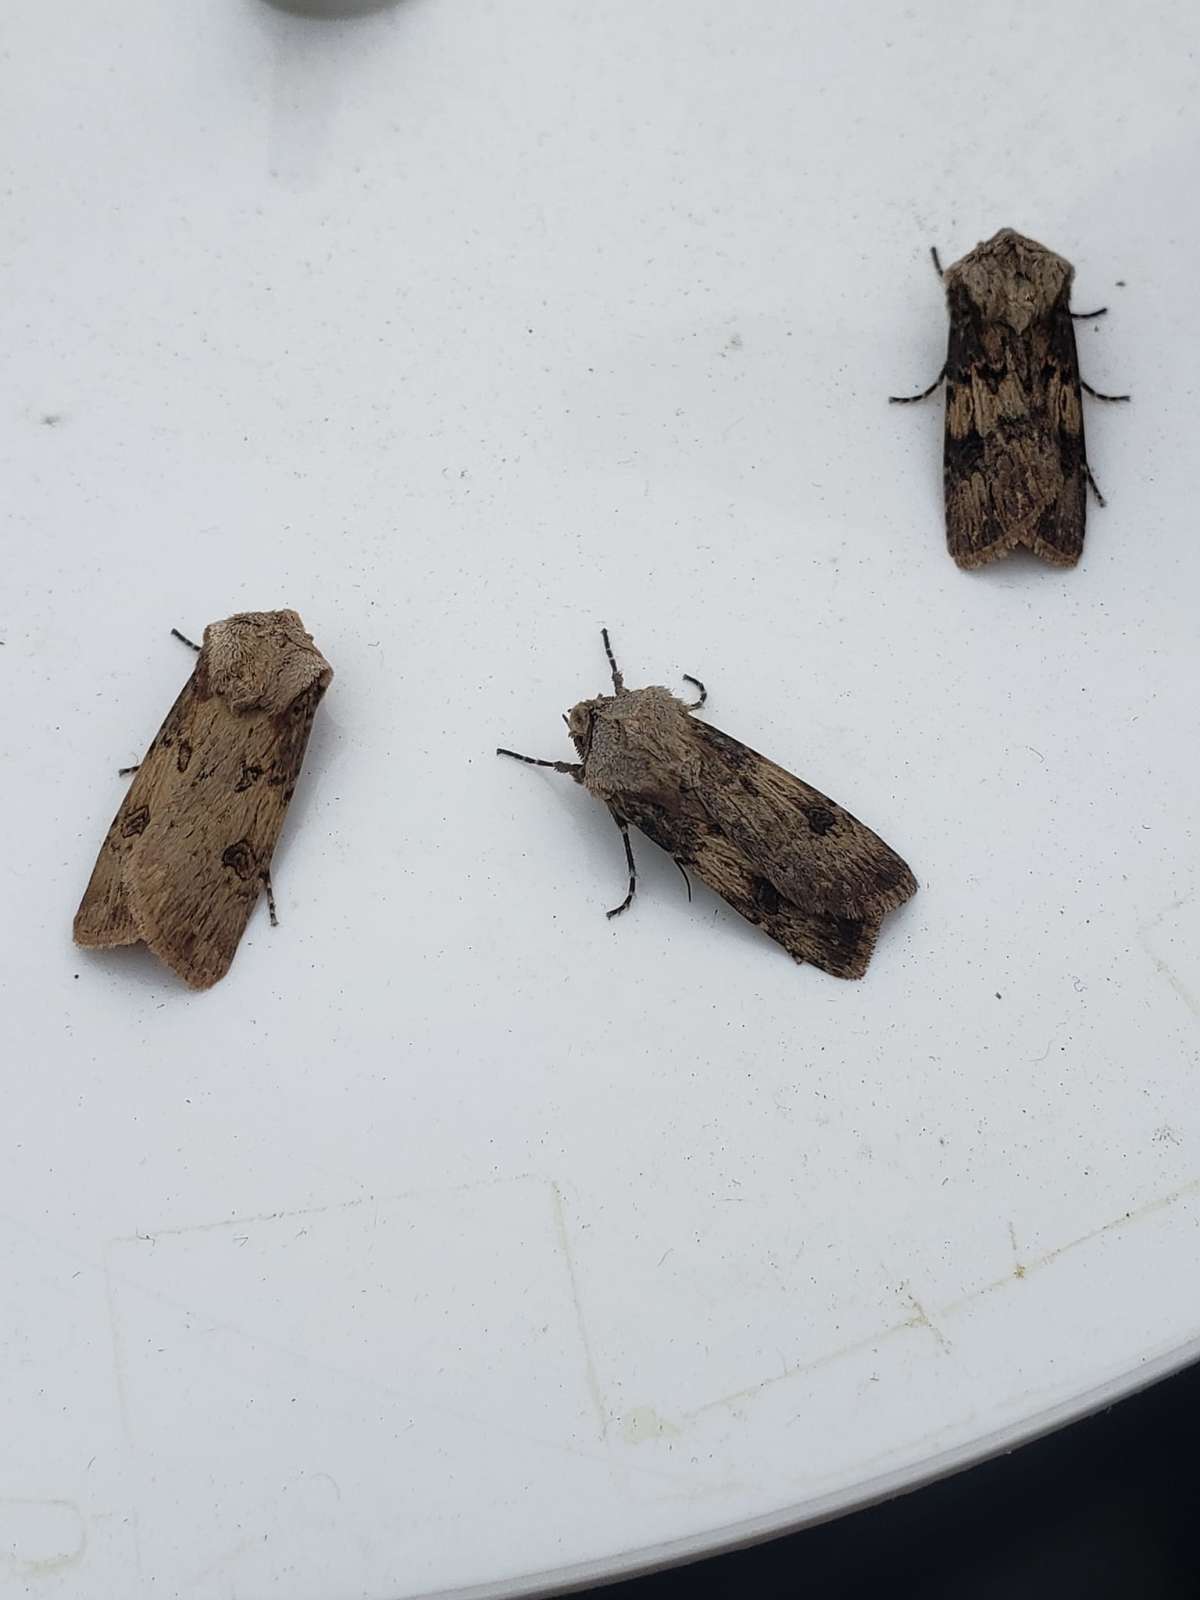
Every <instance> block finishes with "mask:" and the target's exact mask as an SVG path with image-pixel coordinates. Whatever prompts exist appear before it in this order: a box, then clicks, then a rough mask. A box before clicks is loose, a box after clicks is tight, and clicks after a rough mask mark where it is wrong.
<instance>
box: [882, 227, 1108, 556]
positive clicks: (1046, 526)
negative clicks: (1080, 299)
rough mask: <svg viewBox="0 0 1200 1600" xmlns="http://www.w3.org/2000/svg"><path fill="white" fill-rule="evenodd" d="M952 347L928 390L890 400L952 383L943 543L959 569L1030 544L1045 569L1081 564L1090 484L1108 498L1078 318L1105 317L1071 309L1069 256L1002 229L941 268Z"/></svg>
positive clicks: (902, 398) (907, 399)
mask: <svg viewBox="0 0 1200 1600" xmlns="http://www.w3.org/2000/svg"><path fill="white" fill-rule="evenodd" d="M931 253H932V255H933V264H934V266H935V267H936V269H937V272H938V275H939V277H941V278H942V279H943V281H944V282H945V286H946V303H947V306H948V308H949V312H950V340H949V346H948V349H947V352H946V361H945V365H944V366H943V367H942V370H941V371H940V372H939V373H938V375H937V377H936V378H935V379H934V380H933V382H932V383H931V384H930V385H929V387H928V389H925V390H923V391H922V392H921V393H920V394H914V395H892V396H890V398H891V400H892V402H893V404H896V405H910V404H912V403H913V402H914V401H917V400H924V399H926V398H927V397H928V396H929V395H931V394H933V393H934V391H935V390H936V389H937V388H939V387H940V385H941V384H942V383H943V382H944V383H945V385H946V432H945V449H944V457H943V478H944V482H945V496H946V540H947V543H948V545H949V547H950V554H951V555H952V556H953V557H954V559H955V561H957V562H958V564H959V566H960V567H967V568H970V567H981V566H983V565H985V563H987V562H989V561H995V560H996V559H998V558H999V557H1001V556H1007V555H1009V554H1010V553H1011V552H1012V551H1013V550H1015V549H1017V548H1018V546H1021V545H1024V546H1025V547H1026V548H1027V549H1029V550H1031V551H1032V552H1033V553H1034V554H1035V555H1038V556H1041V558H1042V560H1043V561H1049V562H1050V563H1052V565H1054V566H1057V567H1073V566H1074V565H1075V563H1076V562H1077V561H1078V560H1079V557H1080V554H1081V553H1082V551H1083V533H1084V522H1085V519H1086V510H1087V487H1088V485H1089V484H1090V485H1091V487H1092V490H1093V492H1094V494H1095V496H1096V499H1097V500H1098V501H1099V502H1100V504H1101V505H1103V504H1104V497H1103V495H1101V493H1100V490H1099V489H1098V488H1097V486H1096V480H1095V479H1094V478H1093V477H1092V473H1091V469H1090V468H1089V466H1088V461H1087V451H1086V450H1085V448H1084V438H1083V396H1082V391H1083V390H1086V391H1087V393H1088V394H1090V395H1092V396H1093V397H1094V398H1095V399H1097V400H1128V399H1129V396H1128V395H1127V394H1098V393H1097V392H1096V390H1095V389H1093V388H1092V387H1091V386H1090V385H1089V384H1087V383H1085V382H1084V381H1083V379H1082V378H1081V377H1080V376H1079V356H1078V352H1077V351H1076V348H1075V328H1074V322H1076V321H1083V320H1086V319H1088V318H1091V317H1102V316H1103V315H1104V313H1105V311H1106V310H1107V307H1105V306H1101V307H1100V309H1099V310H1098V311H1079V312H1076V311H1072V310H1071V280H1072V279H1073V277H1074V276H1075V269H1074V267H1072V265H1071V263H1070V262H1069V261H1065V260H1064V259H1063V257H1062V256H1059V255H1055V253H1054V251H1053V250H1047V249H1046V247H1045V245H1042V244H1038V243H1037V242H1036V241H1035V240H1033V239H1026V238H1025V237H1024V235H1023V234H1019V233H1017V232H1015V231H1014V230H1013V229H1012V228H1002V229H1001V230H1000V232H999V233H997V234H996V235H994V237H992V238H991V239H988V240H986V241H985V242H984V243H983V244H979V245H976V247H975V249H974V250H972V251H971V252H970V254H969V255H965V256H964V257H963V258H962V260H961V261H956V262H955V263H954V265H953V266H952V267H948V268H947V269H946V271H945V272H944V273H943V272H942V266H941V262H940V261H939V260H938V254H937V251H936V250H934V251H932V252H931Z"/></svg>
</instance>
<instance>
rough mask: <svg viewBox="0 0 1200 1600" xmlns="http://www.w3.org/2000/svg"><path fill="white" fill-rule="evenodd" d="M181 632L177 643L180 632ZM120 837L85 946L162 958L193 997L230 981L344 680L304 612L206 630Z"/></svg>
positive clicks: (92, 894)
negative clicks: (313, 745)
mask: <svg viewBox="0 0 1200 1600" xmlns="http://www.w3.org/2000/svg"><path fill="white" fill-rule="evenodd" d="M172 632H175V630H174V629H173V630H172ZM177 637H178V638H180V639H183V642H184V643H185V644H188V645H191V648H192V649H193V650H195V651H197V661H196V666H195V670H194V671H193V672H192V675H191V677H190V678H189V679H188V681H187V682H186V683H185V684H184V686H183V689H182V690H181V691H180V694H179V698H178V699H177V700H176V702H175V704H174V705H173V706H172V707H171V709H170V711H169V712H168V713H167V719H166V721H165V722H164V723H163V725H162V727H161V728H160V729H159V730H158V732H157V733H156V734H155V736H154V739H153V741H152V742H151V745H150V748H149V749H148V750H147V751H146V754H145V756H144V757H143V758H142V762H141V765H140V766H138V767H127V768H124V769H123V772H132V773H133V774H134V778H133V782H132V783H131V784H130V786H129V792H128V794H127V795H126V796H125V799H124V801H123V802H122V804H121V808H120V810H119V811H118V812H117V814H116V816H115V817H114V819H113V824H112V827H111V828H109V830H108V835H107V837H106V838H105V841H104V843H103V845H102V846H101V847H100V855H99V857H98V859H97V861H96V866H95V869H94V870H93V872H92V876H91V881H90V882H89V884H88V886H87V889H86V890H85V891H84V896H83V900H82V901H81V902H80V906H79V910H78V911H77V912H76V913H75V942H76V944H80V945H88V946H92V947H96V948H101V949H107V948H109V947H111V946H113V945H123V944H136V943H138V941H139V940H140V941H142V942H144V943H145V944H147V945H149V947H150V949H151V950H153V951H154V953H155V955H156V956H158V957H159V958H160V959H161V960H163V961H165V962H166V964H167V966H169V967H170V968H171V970H172V971H173V972H176V973H177V974H178V975H179V976H180V977H181V978H182V979H183V980H184V982H185V983H187V984H190V985H191V987H192V988H193V989H207V988H209V987H211V985H212V984H214V983H216V982H217V980H218V979H219V978H223V977H224V976H225V974H226V972H228V970H229V966H230V963H231V962H232V961H233V957H234V954H235V953H236V951H237V947H238V943H239V941H240V939H241V937H242V933H243V930H244V929H245V926H246V923H247V922H248V921H249V919H250V913H251V911H253V909H254V904H255V901H256V900H257V899H258V896H259V893H260V891H261V890H262V889H263V888H264V887H265V888H266V891H267V897H268V899H267V903H268V907H269V909H270V912H271V920H272V922H274V920H275V905H274V896H273V895H272V893H271V880H270V867H271V855H272V852H273V851H274V849H275V841H276V840H277V839H278V837H279V830H280V828H281V827H282V826H283V819H284V817H285V815H286V814H287V808H288V802H289V801H290V800H291V798H292V792H293V790H294V789H295V787H296V780H297V778H298V777H299V776H300V766H301V763H302V762H303V760H304V750H305V747H306V745H307V744H308V735H309V732H310V730H311V728H312V723H313V717H314V716H315V714H316V710H317V706H318V705H319V704H320V703H321V697H322V696H323V695H324V693H325V691H326V689H327V688H328V687H329V684H330V680H331V679H332V677H333V670H332V668H331V667H330V665H329V663H328V662H327V661H326V659H325V657H324V656H323V655H322V654H321V652H320V651H319V650H318V649H317V647H316V645H315V644H314V643H313V641H312V637H311V635H310V634H308V633H307V632H306V631H305V628H304V624H303V622H301V620H300V618H299V616H298V615H297V614H296V612H294V611H247V612H242V613H241V614H239V615H238V616H233V617H227V618H226V619H225V621H224V622H212V623H210V624H209V625H208V627H207V628H205V630H204V643H203V644H202V645H194V644H191V641H190V640H189V639H184V637H183V635H182V634H177Z"/></svg>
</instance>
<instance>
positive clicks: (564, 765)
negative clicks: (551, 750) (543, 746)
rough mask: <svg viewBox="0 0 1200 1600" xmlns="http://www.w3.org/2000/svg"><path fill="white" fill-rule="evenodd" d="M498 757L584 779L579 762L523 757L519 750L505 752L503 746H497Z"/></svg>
mask: <svg viewBox="0 0 1200 1600" xmlns="http://www.w3.org/2000/svg"><path fill="white" fill-rule="evenodd" d="M496 754H497V755H498V756H511V757H512V759H513V760H514V761H523V762H524V763H525V765H526V766H527V767H551V768H552V769H553V770H554V771H555V772H565V773H566V774H567V776H568V777H569V778H582V776H583V768H582V767H581V766H580V765H579V763H578V761H543V760H541V758H540V757H539V756H523V755H521V753H520V751H518V750H505V749H504V748H503V746H502V745H497V746H496Z"/></svg>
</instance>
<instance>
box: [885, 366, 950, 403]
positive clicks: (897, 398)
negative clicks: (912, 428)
mask: <svg viewBox="0 0 1200 1600" xmlns="http://www.w3.org/2000/svg"><path fill="white" fill-rule="evenodd" d="M945 381H946V368H945V366H943V367H942V370H941V371H940V372H939V373H938V375H937V377H936V378H935V379H934V380H933V382H932V383H931V384H930V385H929V387H928V389H922V390H921V392H920V394H890V395H888V404H889V405H893V406H912V405H916V403H917V401H918V400H928V399H929V396H930V395H931V394H932V393H933V391H934V390H935V389H940V388H941V386H942V384H943V383H944V382H945Z"/></svg>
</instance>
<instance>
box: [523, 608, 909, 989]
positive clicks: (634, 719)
mask: <svg viewBox="0 0 1200 1600" xmlns="http://www.w3.org/2000/svg"><path fill="white" fill-rule="evenodd" d="M602 637H603V639H604V649H605V651H606V653H607V655H608V661H609V666H610V667H611V669H612V680H613V693H612V694H611V695H599V696H597V698H596V699H594V700H583V701H581V702H580V703H579V704H578V705H577V706H573V707H572V709H571V710H570V711H569V712H568V713H567V715H566V718H565V719H564V720H565V721H566V724H567V729H568V731H569V733H570V735H571V740H572V742H573V743H574V745H575V749H576V752H577V754H578V756H579V760H578V761H577V762H574V761H540V760H538V759H537V758H536V757H534V756H523V755H519V754H518V753H517V752H516V751H515V750H504V749H500V750H497V752H496V753H497V755H502V756H512V757H513V758H514V759H515V760H517V761H525V762H528V763H529V764H530V765H531V766H535V767H552V768H553V769H554V771H555V772H564V773H567V774H568V775H569V776H570V777H572V778H574V779H575V781H576V783H581V784H582V785H583V786H584V788H585V789H587V790H588V791H589V792H590V793H592V794H594V795H595V796H596V798H597V799H598V800H601V801H603V802H604V804H605V805H606V806H607V807H608V809H609V811H610V812H611V813H612V817H613V820H614V821H615V822H616V824H617V827H618V828H619V829H620V830H621V836H622V838H623V839H624V841H625V859H626V861H627V862H628V864H629V892H628V893H627V894H626V896H625V898H624V900H623V901H622V902H621V904H620V905H619V906H614V908H613V909H612V910H611V911H610V912H609V913H608V915H609V916H610V917H615V916H617V915H618V914H619V913H620V912H622V911H624V910H625V909H626V908H627V907H628V906H629V904H630V902H631V901H632V899H633V895H634V889H635V887H636V883H637V869H636V867H635V865H634V860H633V847H632V845H631V844H630V841H629V828H630V824H632V825H633V826H634V827H636V828H640V829H641V831H642V832H643V833H644V834H646V835H647V837H648V838H650V839H652V840H653V841H654V843H655V844H657V845H660V846H661V847H662V848H663V849H664V850H665V851H667V853H668V854H669V855H671V856H673V857H674V858H675V861H676V863H677V864H678V865H679V867H680V868H681V869H687V868H690V869H691V870H692V871H693V872H695V873H696V875H697V876H698V877H699V878H701V879H702V880H703V881H704V882H705V883H706V884H708V886H709V888H710V889H715V890H716V892H717V893H718V894H719V895H720V896H721V898H722V899H723V900H725V901H727V902H728V903H729V905H731V906H732V907H733V909H734V910H735V911H737V912H740V914H741V915H742V916H743V917H745V918H746V919H747V920H748V921H750V922H753V923H755V924H756V925H757V926H758V927H760V928H762V929H763V930H764V931H765V932H766V933H768V934H769V935H770V937H771V938H772V939H774V940H775V941H776V942H777V943H779V944H781V945H782V946H783V948H784V949H785V950H786V951H787V952H788V954H789V955H791V956H794V957H795V959H796V960H797V961H807V962H811V964H812V965H813V966H815V967H820V968H821V970H822V971H823V972H830V973H833V974H834V976H835V977H839V978H861V977H862V975H863V973H864V972H865V971H866V970H867V964H868V962H869V961H870V959H871V952H872V950H873V949H874V948H875V939H876V936H877V934H878V933H879V925H880V923H881V922H882V921H883V917H884V914H885V913H886V912H888V911H891V910H893V909H894V908H895V907H896V906H899V905H903V903H904V902H905V901H906V900H907V899H909V897H910V896H911V895H913V894H915V893H916V888H917V883H916V879H915V878H914V877H913V875H912V873H911V872H910V871H909V869H908V867H907V866H906V864H905V863H904V862H903V861H902V860H901V859H900V857H899V856H898V855H897V854H896V853H895V851H894V850H891V849H889V848H888V846H887V845H886V844H884V842H883V840H882V839H880V838H879V837H878V836H877V835H876V834H874V833H872V832H871V830H870V829H869V828H866V827H864V826H863V824H862V823H861V822H859V821H858V819H857V818H856V817H852V816H851V815H850V813H849V812H848V811H843V810H842V808H841V806H838V805H835V804H834V802H833V801H832V800H829V799H827V798H826V796H825V795H823V794H821V793H820V792H819V790H817V789H813V788H810V787H809V785H808V784H807V783H804V782H802V781H801V780H800V779H799V778H796V777H793V776H792V774H791V773H790V772H785V771H784V769H783V768H782V767H777V766H776V765H775V764H774V762H771V761H768V760H767V759H766V758H765V757H764V756H760V755H759V754H758V753H757V751H754V750H751V749H750V748H749V747H748V746H746V745H744V744H740V743H739V742H738V741H737V740H736V739H731V738H730V737H729V735H728V734H726V733H722V732H720V730H719V729H717V728H714V727H712V726H710V724H708V723H707V722H701V721H699V720H698V719H697V718H696V717H694V716H693V715H692V713H693V712H695V711H698V710H699V709H700V707H701V706H702V705H703V704H704V702H705V700H706V699H707V692H706V690H705V688H704V685H703V684H702V683H701V682H700V681H699V679H698V678H692V677H689V676H687V674H684V679H685V682H687V683H690V684H692V685H694V687H695V688H696V689H697V691H698V698H697V699H696V700H694V701H692V702H687V701H683V700H679V699H677V698H676V696H675V695H673V694H672V693H671V692H670V690H669V689H662V688H647V689H627V688H626V687H625V682H624V679H623V678H622V676H621V673H620V671H619V670H618V668H617V663H616V661H615V659H614V657H613V652H612V647H611V645H610V644H609V639H608V630H607V628H606V629H604V630H603V631H602ZM684 878H685V880H686V878H687V872H686V870H685V871H684ZM688 892H689V895H690V892H691V889H690V885H689V891H688Z"/></svg>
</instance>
